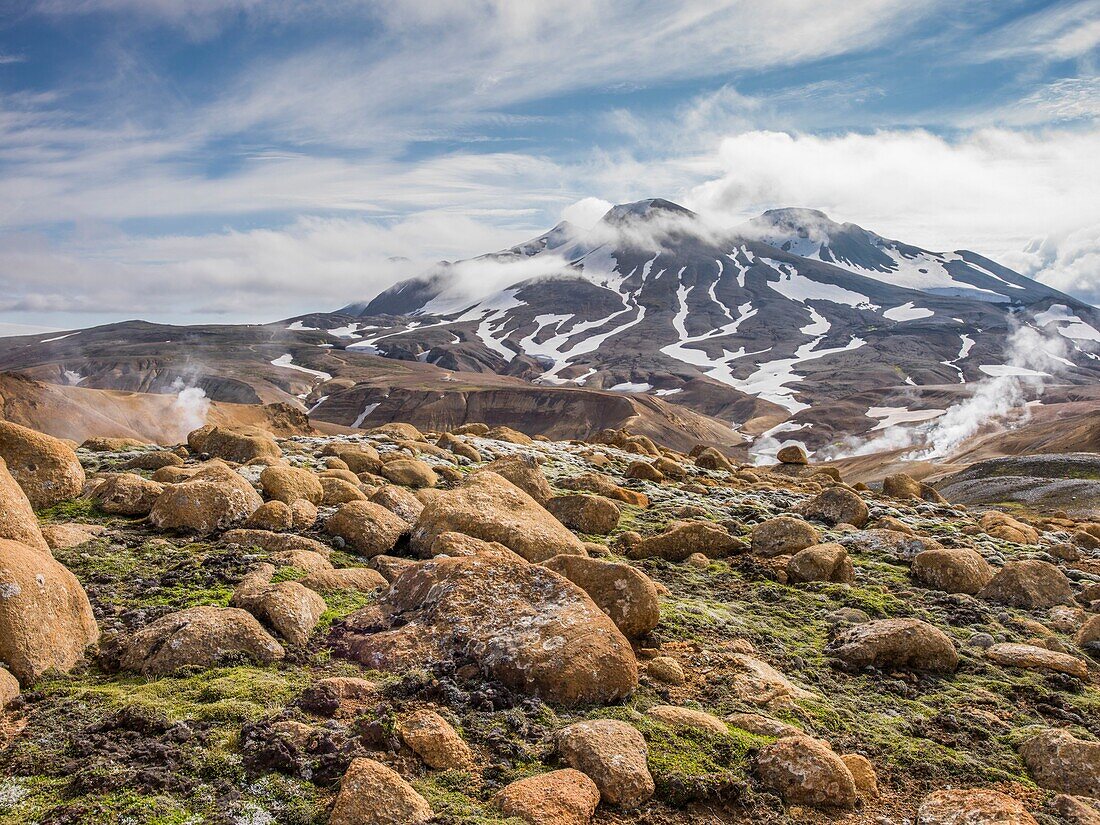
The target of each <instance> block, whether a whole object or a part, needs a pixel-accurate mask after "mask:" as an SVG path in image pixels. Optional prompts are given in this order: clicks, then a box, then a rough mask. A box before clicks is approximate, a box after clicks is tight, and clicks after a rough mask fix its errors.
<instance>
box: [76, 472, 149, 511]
mask: <svg viewBox="0 0 1100 825" xmlns="http://www.w3.org/2000/svg"><path fill="white" fill-rule="evenodd" d="M163 492H164V485H163V484H158V483H157V482H155V481H151V480H150V479H147V478H143V477H142V476H139V475H137V474H136V473H119V474H118V475H116V476H111V477H109V478H106V479H104V480H103V483H101V484H99V485H97V486H96V488H95V489H94V490H93V491H92V495H91V498H92V500H93V501H94V502H95V503H96V504H98V505H99V509H101V510H102V511H103V512H105V513H112V514H115V515H121V516H145V515H148V514H149V511H150V510H152V509H153V504H154V503H155V502H156V500H157V499H158V498H159V497H160V495H161V493H163Z"/></svg>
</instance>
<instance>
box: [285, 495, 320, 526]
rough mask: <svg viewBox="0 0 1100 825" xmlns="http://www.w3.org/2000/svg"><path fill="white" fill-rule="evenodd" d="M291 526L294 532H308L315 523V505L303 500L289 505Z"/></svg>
mask: <svg viewBox="0 0 1100 825" xmlns="http://www.w3.org/2000/svg"><path fill="white" fill-rule="evenodd" d="M290 515H291V517H292V519H293V521H292V523H291V526H292V528H293V529H295V530H308V529H309V528H310V527H312V526H313V525H314V524H316V523H317V505H316V504H314V503H313V502H312V501H306V500H305V499H304V498H300V499H298V500H297V501H296V502H294V503H293V504H291V505H290Z"/></svg>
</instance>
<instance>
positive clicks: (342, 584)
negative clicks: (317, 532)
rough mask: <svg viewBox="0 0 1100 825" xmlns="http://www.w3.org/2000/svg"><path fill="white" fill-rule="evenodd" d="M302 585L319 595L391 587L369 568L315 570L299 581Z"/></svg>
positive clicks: (366, 591)
mask: <svg viewBox="0 0 1100 825" xmlns="http://www.w3.org/2000/svg"><path fill="white" fill-rule="evenodd" d="M298 581H299V582H300V583H301V584H302V585H304V586H305V587H308V588H309V589H310V590H315V591H317V592H318V593H329V592H331V591H334V590H360V591H362V592H364V593H369V592H371V591H372V590H383V589H385V588H387V587H389V586H390V583H389V582H388V581H386V578H385V577H384V576H383V575H382V574H381V573H379V572H378V571H377V570H371V569H370V568H369V567H341V568H335V567H334V568H332V569H331V570H315V571H313V572H312V573H310V574H309V575H307V576H305V577H304V578H301V579H299V580H298Z"/></svg>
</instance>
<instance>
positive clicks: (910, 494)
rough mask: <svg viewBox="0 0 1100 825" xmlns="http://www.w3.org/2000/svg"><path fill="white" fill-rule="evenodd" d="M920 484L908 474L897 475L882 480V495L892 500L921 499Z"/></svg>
mask: <svg viewBox="0 0 1100 825" xmlns="http://www.w3.org/2000/svg"><path fill="white" fill-rule="evenodd" d="M920 492H921V491H920V482H919V481H917V480H916V479H915V478H913V477H912V476H911V475H907V474H906V473H895V474H894V475H892V476H886V478H884V479H883V480H882V494H883V495H884V496H890V498H900V499H914V498H917V499H919V498H920V497H921V494H920Z"/></svg>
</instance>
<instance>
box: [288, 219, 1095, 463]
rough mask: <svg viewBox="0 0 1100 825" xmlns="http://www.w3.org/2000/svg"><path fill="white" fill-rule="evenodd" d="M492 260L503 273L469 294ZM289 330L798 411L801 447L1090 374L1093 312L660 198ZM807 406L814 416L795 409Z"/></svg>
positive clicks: (882, 252)
mask: <svg viewBox="0 0 1100 825" xmlns="http://www.w3.org/2000/svg"><path fill="white" fill-rule="evenodd" d="M508 267H514V268H515V273H516V280H515V281H512V282H507V285H506V286H504V287H503V288H495V289H491V290H487V291H486V290H481V291H479V290H478V286H479V284H480V283H482V282H485V283H490V282H491V283H500V282H501V271H502V270H503V271H504V272H505V273H506V272H507V271H508ZM490 270H491V271H492V274H493V277H492V278H491V279H490V278H488V277H485V278H482V277H479V275H480V274H482V273H485V272H488V271H490ZM299 320H302V319H299ZM305 322H308V323H309V324H310V325H316V326H317V327H318V328H326V325H330V326H340V327H343V328H345V329H347V330H348V331H349V332H350V336H351V337H350V340H348V341H346V342H345V343H344V346H345V347H346V348H347V349H358V350H363V351H367V352H371V353H376V354H379V355H383V356H386V357H390V358H397V359H416V360H420V361H423V362H427V363H431V364H437V365H440V366H443V367H445V368H447V369H451V370H458V371H475V372H485V371H492V372H495V373H500V374H507V375H514V376H518V377H522V378H524V379H526V380H528V381H531V382H534V383H537V384H554V385H572V386H582V387H594V388H601V389H606V390H612V391H615V392H629V393H647V394H651V395H656V396H660V397H662V398H665V399H666V400H668V401H671V402H673V403H677V404H683V405H685V406H688V407H691V408H693V409H696V410H698V411H701V412H704V413H707V414H710V415H715V416H718V417H719V418H722V419H724V420H726V421H730V422H731V423H732V424H733V425H734V426H740V427H742V428H745V426H746V425H748V429H747V430H746V431H751V430H754V429H755V430H756V431H759V430H760V429H761V428H763V427H764V424H768V425H769V427H770V426H772V425H774V424H777V423H780V422H782V421H784V419H787V418H789V417H791V416H794V417H795V422H798V421H799V420H802V421H806V423H811V422H810V421H809V420H808V419H810V418H813V419H816V420H818V424H817V426H818V432H817V433H814V434H808V435H809V436H810V440H811V441H817V442H821V443H825V442H826V441H828V440H829V439H830V438H832V437H833V436H835V435H838V434H843V433H850V432H861V431H867V430H870V429H872V428H874V427H875V426H876V425H877V424H879V423H881V421H882V420H885V418H886V417H887V416H889V415H890V414H891V413H890V412H889V411H891V410H895V408H897V407H898V406H899V405H900V407H901V412H902V415H903V416H904V415H910V416H913V415H916V416H918V417H919V412H920V406H921V405H920V403H919V400H920V399H919V397H920V395H921V394H922V393H924V392H925V388H940V390H939V392H940V394H941V395H944V394H946V395H960V391H961V394H962V395H965V393H966V391H967V388H966V386H965V385H967V384H971V383H973V382H977V381H981V380H983V379H987V378H990V377H995V376H1003V375H1005V374H1018V375H1028V374H1032V375H1034V374H1037V373H1043V372H1048V373H1051V374H1052V375H1053V374H1054V373H1055V372H1057V374H1058V380H1059V381H1060V382H1063V383H1066V384H1069V385H1074V384H1076V385H1083V384H1087V383H1090V382H1093V381H1095V380H1096V378H1097V376H1098V370H1100V360H1098V358H1100V356H1098V355H1097V344H1098V343H1100V333H1098V332H1097V330H1098V329H1100V313H1098V312H1097V310H1096V309H1095V308H1093V307H1091V306H1089V305H1087V304H1084V303H1082V302H1080V301H1077V300H1075V299H1074V298H1072V297H1070V296H1068V295H1065V294H1063V293H1061V292H1058V291H1057V290H1055V289H1052V288H1050V287H1048V286H1045V285H1044V284H1041V283H1038V282H1036V281H1033V280H1031V279H1029V278H1026V277H1025V276H1023V275H1020V274H1019V273H1016V272H1013V271H1012V270H1010V269H1008V268H1006V267H1004V266H1001V265H1000V264H998V263H996V262H995V261H992V260H990V259H988V258H985V257H983V256H981V255H978V254H976V253H974V252H970V251H967V250H959V251H955V252H948V253H941V252H932V251H929V250H925V249H921V248H919V247H917V246H913V245H911V244H906V243H903V242H901V241H896V240H891V239H887V238H884V237H882V236H880V235H877V234H875V233H873V232H870V231H868V230H866V229H863V228H862V227H859V226H856V225H855V224H850V223H837V222H835V221H833V220H831V219H830V218H829V217H828V216H826V215H825V214H824V213H822V212H819V211H816V210H810V209H776V210H770V211H768V212H765V213H764V214H763V215H761V216H759V217H758V218H755V219H753V220H751V221H749V222H748V223H746V224H744V225H742V226H738V227H733V228H730V229H715V228H714V227H711V226H709V225H707V224H706V223H705V222H704V221H703V220H702V219H700V218H699V216H697V215H695V214H694V213H693V212H691V211H690V210H688V209H685V208H684V207H682V206H679V205H677V204H674V203H671V202H670V201H666V200H661V199H650V200H643V201H638V202H636V203H629V204H622V205H619V206H616V207H614V208H612V209H611V210H610V211H609V212H608V213H607V214H606V215H605V216H604V217H603V219H602V220H601V221H600V222H599V224H598V225H597V226H596V227H594V228H593V229H591V230H587V231H585V230H582V229H580V228H578V227H576V226H572V225H568V224H560V225H559V226H557V227H554V229H552V230H551V231H550V232H548V233H546V234H544V235H541V236H539V237H537V238H535V239H533V240H531V241H529V242H527V243H525V244H520V245H518V246H515V247H512V248H510V249H506V250H502V251H499V252H495V253H492V254H489V255H485V256H481V257H479V258H475V259H471V260H469V261H462V262H457V263H447V264H443V265H440V266H439V267H436V268H435V269H433V270H432V271H431V272H430V273H427V274H426V275H424V276H420V277H417V278H413V279H410V280H408V281H404V282H402V283H400V284H397V285H395V286H394V287H392V288H390V289H388V290H386V291H385V292H383V293H382V294H381V295H379V296H377V297H376V298H374V299H373V300H371V301H368V302H364V303H362V304H358V305H351V306H349V307H345V308H344V309H343V310H341V311H340V312H339V313H337V314H335V315H334V316H317V315H313V316H308V317H306V319H305ZM1021 325H1024V326H1028V325H1030V326H1032V327H1034V328H1036V329H1037V330H1039V331H1041V332H1042V333H1043V334H1044V335H1045V336H1046V337H1045V339H1043V343H1042V347H1041V348H1040V349H1044V348H1045V349H1049V355H1045V354H1043V353H1032V354H1031V355H1035V356H1038V357H1035V358H1031V359H1030V360H1032V361H1034V362H1036V363H1039V364H1040V366H1041V367H1042V368H1041V369H1037V368H1036V367H1035V366H1030V367H1025V366H1019V365H1018V364H1016V363H1015V361H1018V360H1019V357H1018V355H1019V354H1018V353H1015V352H1013V351H1012V346H1011V345H1010V340H1011V336H1012V333H1013V332H1014V330H1016V329H1017V328H1018V327H1019V326H1021ZM959 385H963V386H962V387H960V386H959ZM897 396H904V397H905V398H907V399H908V401H907V403H904V404H900V402H898V400H897ZM875 397H878V402H877V403H876V402H875ZM851 398H858V399H859V402H858V403H857V404H855V405H854V406H853V405H851V404H850V403H849V402H848V399H851ZM869 398H870V399H871V402H870V403H865V402H866V401H867V399H869ZM914 400H915V401H916V402H917V403H916V405H915V406H916V407H917V409H910V407H912V406H914V404H913V402H914ZM825 403H828V404H829V405H830V407H831V414H830V416H829V417H828V419H829V420H827V421H823V422H822V421H820V418H821V416H820V412H818V413H811V412H808V411H810V410H812V409H813V408H820V407H821V406H822V405H823V404H825ZM940 409H941V410H942V407H941V408H940ZM872 410H878V411H879V412H880V413H881V414H880V415H879V416H878V418H877V419H876V417H875V416H874V415H871V416H868V415H867V413H868V412H869V411H872ZM883 410H886V411H887V412H882V411H883ZM925 417H927V416H925ZM791 426H793V425H791ZM765 429H766V428H765Z"/></svg>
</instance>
